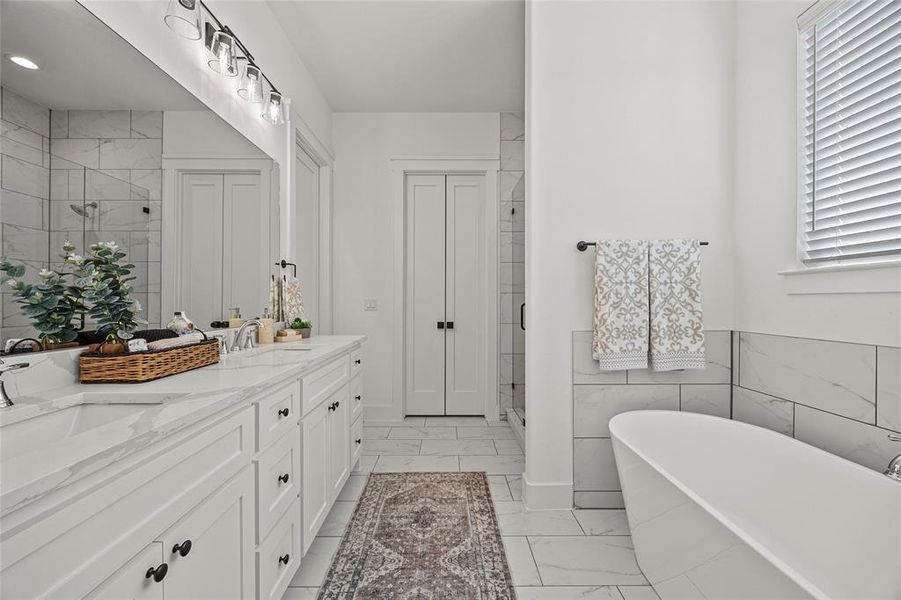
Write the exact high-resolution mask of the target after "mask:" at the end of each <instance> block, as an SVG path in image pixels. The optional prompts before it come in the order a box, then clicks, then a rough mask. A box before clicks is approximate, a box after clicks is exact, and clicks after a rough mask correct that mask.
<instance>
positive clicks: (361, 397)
mask: <svg viewBox="0 0 901 600" xmlns="http://www.w3.org/2000/svg"><path fill="white" fill-rule="evenodd" d="M362 399H363V396H359V395H358V396H354V400H362Z"/></svg>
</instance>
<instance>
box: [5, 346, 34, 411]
mask: <svg viewBox="0 0 901 600" xmlns="http://www.w3.org/2000/svg"><path fill="white" fill-rule="evenodd" d="M27 366H28V363H14V364H11V365H8V364H6V363H5V362H3V359H2V358H0V408H8V407H10V406H12V405H13V401H12V399H11V398H10V397H9V394H7V393H6V385H5V384H4V382H3V378H2V375H3V374H4V373H6V372H7V371H15V370H17V369H24V368H25V367H27Z"/></svg>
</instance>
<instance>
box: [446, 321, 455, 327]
mask: <svg viewBox="0 0 901 600" xmlns="http://www.w3.org/2000/svg"><path fill="white" fill-rule="evenodd" d="M447 328H448V329H453V328H454V322H453V321H448V322H447Z"/></svg>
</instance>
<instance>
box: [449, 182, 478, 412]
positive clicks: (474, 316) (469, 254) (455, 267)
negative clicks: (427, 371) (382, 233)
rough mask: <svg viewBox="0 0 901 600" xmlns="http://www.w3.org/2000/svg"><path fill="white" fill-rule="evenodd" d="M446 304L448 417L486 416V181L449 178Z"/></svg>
mask: <svg viewBox="0 0 901 600" xmlns="http://www.w3.org/2000/svg"><path fill="white" fill-rule="evenodd" d="M446 193H447V196H446V197H447V258H446V269H445V276H446V290H447V291H446V303H447V321H448V322H452V323H453V328H452V329H451V328H448V329H447V330H446V332H447V333H446V342H445V343H446V351H445V355H446V375H445V378H446V400H445V406H446V412H445V414H448V415H479V414H484V410H485V398H484V394H483V391H482V390H481V384H482V381H484V377H483V370H484V369H485V357H484V356H482V349H483V344H482V336H483V335H485V331H484V327H483V321H482V315H483V314H484V302H485V298H484V291H483V290H484V286H483V284H482V282H483V280H484V269H485V264H484V263H485V261H484V259H483V257H484V255H485V252H484V248H483V246H484V244H483V240H484V239H485V238H484V235H483V231H482V227H483V218H482V215H483V213H484V208H485V206H484V204H485V194H484V178H483V177H479V176H474V175H449V176H448V177H447V192H446Z"/></svg>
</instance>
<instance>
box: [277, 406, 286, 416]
mask: <svg viewBox="0 0 901 600" xmlns="http://www.w3.org/2000/svg"><path fill="white" fill-rule="evenodd" d="M278 414H279V416H280V417H287V416H288V408H287V407H285V408H283V409H281V410H279V411H278Z"/></svg>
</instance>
